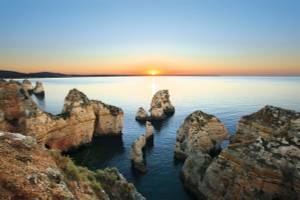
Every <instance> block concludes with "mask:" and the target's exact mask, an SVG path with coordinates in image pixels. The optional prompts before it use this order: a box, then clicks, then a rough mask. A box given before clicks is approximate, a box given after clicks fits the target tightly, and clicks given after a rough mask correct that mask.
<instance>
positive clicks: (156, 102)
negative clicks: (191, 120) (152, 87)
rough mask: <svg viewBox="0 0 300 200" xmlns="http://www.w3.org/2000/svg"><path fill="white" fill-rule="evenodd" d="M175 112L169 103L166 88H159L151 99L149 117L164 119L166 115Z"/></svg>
mask: <svg viewBox="0 0 300 200" xmlns="http://www.w3.org/2000/svg"><path fill="white" fill-rule="evenodd" d="M174 112H175V108H174V106H173V105H172V104H171V101H170V95H169V91H168V90H160V91H158V92H156V93H155V94H154V96H153V98H152V101H151V108H150V113H151V119H152V120H164V119H166V118H167V116H170V115H172V114H173V113H174Z"/></svg>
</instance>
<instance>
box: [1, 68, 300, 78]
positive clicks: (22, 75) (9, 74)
mask: <svg viewBox="0 0 300 200" xmlns="http://www.w3.org/2000/svg"><path fill="white" fill-rule="evenodd" d="M101 76H102V77H107V76H152V75H149V74H64V73H57V72H33V73H25V72H17V71H9V70H0V78H71V77H101ZM155 76H300V74H275V75H272V74H253V75H249V74H247V75H246V74H232V75H219V74H159V75H155Z"/></svg>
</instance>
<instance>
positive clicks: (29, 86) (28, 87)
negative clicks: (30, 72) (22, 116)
mask: <svg viewBox="0 0 300 200" xmlns="http://www.w3.org/2000/svg"><path fill="white" fill-rule="evenodd" d="M22 88H23V89H24V90H25V91H27V92H29V93H31V92H32V90H33V86H32V84H31V82H30V81H29V80H28V79H25V80H23V82H22Z"/></svg>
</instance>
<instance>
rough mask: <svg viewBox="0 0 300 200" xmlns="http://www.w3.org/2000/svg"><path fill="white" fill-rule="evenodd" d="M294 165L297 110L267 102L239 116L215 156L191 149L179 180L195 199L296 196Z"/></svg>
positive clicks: (299, 133) (298, 154) (299, 147)
mask: <svg viewBox="0 0 300 200" xmlns="http://www.w3.org/2000/svg"><path fill="white" fill-rule="evenodd" d="M299 165H300V113H299V112H295V111H292V110H286V109H282V108H278V107H273V106H266V107H264V108H262V109H261V110H259V111H258V112H256V113H253V114H251V115H248V116H244V117H242V118H241V120H240V122H239V124H238V127H237V132H236V134H235V135H234V136H233V137H232V138H231V140H230V144H229V146H228V147H227V148H226V149H224V150H222V151H221V153H220V154H219V155H218V156H217V157H215V159H212V158H211V157H210V155H209V154H206V153H204V152H201V151H198V152H196V153H195V152H193V153H191V154H190V155H189V156H188V157H187V159H186V161H185V163H184V166H183V169H182V180H183V182H184V185H185V187H186V188H187V189H188V190H190V191H191V192H193V193H194V194H195V195H196V196H197V197H198V199H209V200H210V199H212V200H214V199H228V200H229V199H299V196H300V169H299V167H298V166H299Z"/></svg>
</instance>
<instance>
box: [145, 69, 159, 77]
mask: <svg viewBox="0 0 300 200" xmlns="http://www.w3.org/2000/svg"><path fill="white" fill-rule="evenodd" d="M147 74H148V75H151V76H156V75H158V74H160V71H159V70H156V69H151V70H148V71H147Z"/></svg>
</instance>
